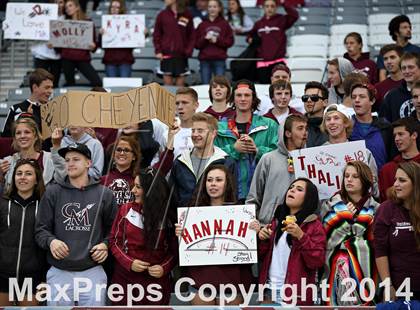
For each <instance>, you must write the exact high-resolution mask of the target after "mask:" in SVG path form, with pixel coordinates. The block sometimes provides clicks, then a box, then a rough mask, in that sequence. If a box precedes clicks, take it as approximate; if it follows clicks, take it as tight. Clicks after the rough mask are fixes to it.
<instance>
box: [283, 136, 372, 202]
mask: <svg viewBox="0 0 420 310" xmlns="http://www.w3.org/2000/svg"><path fill="white" fill-rule="evenodd" d="M290 155H292V156H293V167H294V170H295V176H296V178H299V177H304V178H308V179H309V180H311V181H312V182H313V183H314V184H315V186H316V187H317V188H318V193H319V199H329V198H330V197H331V196H332V195H333V194H334V193H336V192H337V191H338V190H339V189H340V184H341V178H342V174H343V169H344V167H345V166H346V163H347V162H349V161H353V160H360V161H363V162H365V163H366V164H367V163H368V161H367V154H366V145H365V141H363V140H361V141H353V142H346V143H338V144H329V145H323V146H318V147H310V148H306V149H300V150H294V151H292V152H290Z"/></svg>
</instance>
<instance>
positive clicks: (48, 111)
mask: <svg viewBox="0 0 420 310" xmlns="http://www.w3.org/2000/svg"><path fill="white" fill-rule="evenodd" d="M41 118H42V136H43V138H47V137H49V136H50V135H51V133H52V131H53V130H54V129H55V128H57V127H60V128H64V127H68V126H82V127H103V128H125V127H127V126H129V125H131V124H137V123H140V122H144V121H146V120H149V119H153V118H158V119H159V120H161V121H162V122H163V123H165V124H167V125H168V126H172V125H173V122H174V118H175V96H174V95H173V94H171V93H170V92H168V91H167V90H166V89H165V88H163V87H161V86H160V85H159V84H157V83H151V84H148V85H146V86H143V87H139V88H134V89H132V90H130V91H127V92H123V93H102V92H92V91H69V92H67V93H66V94H64V95H61V96H59V97H55V98H53V99H52V100H51V101H49V102H48V103H47V104H43V105H41Z"/></svg>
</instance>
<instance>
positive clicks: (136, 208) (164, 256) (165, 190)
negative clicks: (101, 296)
mask: <svg viewBox="0 0 420 310" xmlns="http://www.w3.org/2000/svg"><path fill="white" fill-rule="evenodd" d="M132 193H133V195H134V202H130V203H127V204H124V205H122V206H121V207H120V208H119V210H118V214H117V216H116V217H115V220H114V224H113V225H112V230H111V234H110V241H109V245H110V249H111V251H112V254H113V255H114V257H115V267H114V274H113V276H112V283H113V284H119V285H121V286H122V287H124V296H123V299H122V300H120V301H113V302H114V305H127V303H131V302H132V300H131V299H129V298H132V296H130V295H132V293H133V292H127V287H128V285H134V284H140V285H141V286H142V287H143V288H144V291H145V292H146V296H144V297H143V298H142V299H141V300H139V301H135V302H134V303H133V304H136V305H167V304H169V299H170V297H171V280H170V272H171V270H172V268H173V267H174V265H175V253H176V250H174V249H173V247H172V245H174V244H175V243H176V241H175V239H174V237H173V234H172V236H171V234H170V233H171V232H172V230H170V229H168V226H169V221H168V216H166V215H167V210H168V207H170V206H169V203H168V201H169V200H170V194H169V187H168V184H167V183H166V180H165V178H164V177H163V176H161V175H160V174H158V173H157V172H156V171H155V170H153V169H152V168H148V169H146V170H141V171H140V172H139V173H137V176H136V178H135V180H134V187H133V189H132ZM150 284H158V285H160V287H161V289H159V291H160V293H161V294H162V298H161V299H160V300H157V301H156V300H155V301H151V300H149V299H148V298H147V294H148V292H149V291H148V289H147V288H148V286H149V285H150ZM155 290H156V288H155ZM153 297H154V298H155V299H156V297H155V296H153ZM129 306H131V304H129Z"/></svg>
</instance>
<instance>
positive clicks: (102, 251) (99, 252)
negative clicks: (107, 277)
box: [90, 242, 108, 264]
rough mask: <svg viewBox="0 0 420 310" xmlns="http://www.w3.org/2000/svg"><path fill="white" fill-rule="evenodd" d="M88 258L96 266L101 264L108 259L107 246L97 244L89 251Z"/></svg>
mask: <svg viewBox="0 0 420 310" xmlns="http://www.w3.org/2000/svg"><path fill="white" fill-rule="evenodd" d="M90 253H91V254H90V257H92V259H93V260H94V261H95V262H97V263H98V264H101V263H103V262H104V261H105V260H106V258H107V257H108V246H107V245H106V244H105V243H103V242H102V243H99V244H97V245H95V246H94V247H93V248H92V249H91V250H90Z"/></svg>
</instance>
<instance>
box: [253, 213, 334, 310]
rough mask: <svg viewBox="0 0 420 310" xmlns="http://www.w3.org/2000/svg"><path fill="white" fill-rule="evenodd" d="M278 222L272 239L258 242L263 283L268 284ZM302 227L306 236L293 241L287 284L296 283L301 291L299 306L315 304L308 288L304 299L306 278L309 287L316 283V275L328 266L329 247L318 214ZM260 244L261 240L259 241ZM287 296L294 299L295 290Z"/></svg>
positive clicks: (274, 227)
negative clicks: (303, 290) (326, 258)
mask: <svg viewBox="0 0 420 310" xmlns="http://www.w3.org/2000/svg"><path fill="white" fill-rule="evenodd" d="M278 224H279V223H278V220H277V219H273V221H272V222H271V230H272V231H273V233H272V234H271V236H270V239H267V240H264V241H261V242H259V243H258V261H259V262H260V264H261V265H260V266H261V268H260V276H259V283H260V284H265V283H266V282H267V279H268V276H269V271H270V266H271V259H272V255H273V249H274V242H275V235H276V234H275V231H276V227H277V225H278ZM300 228H301V229H302V231H303V232H304V235H303V237H302V238H301V239H300V240H298V239H296V238H293V241H292V248H291V252H290V256H289V261H288V263H287V272H286V278H285V280H284V284H295V285H296V288H297V291H296V292H297V297H298V299H297V305H308V306H310V305H313V303H314V301H313V300H309V299H310V297H311V296H312V294H311V290H310V289H309V288H308V287H307V288H306V296H307V298H308V299H307V300H306V301H303V300H302V299H301V296H302V281H301V280H302V279H304V278H305V279H306V283H307V284H310V283H312V284H315V281H316V273H317V270H318V269H319V268H321V267H322V266H323V265H324V263H325V249H326V245H327V239H326V238H327V237H326V234H325V231H324V228H323V227H322V224H321V222H320V221H319V219H318V217H317V216H316V215H315V214H312V215H310V216H308V217H307V218H306V219H305V220H304V222H303V223H302V225H300ZM259 241H260V240H259ZM284 293H285V296H287V297H290V296H291V295H292V291H291V290H290V289H289V288H286V289H285V292H284Z"/></svg>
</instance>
